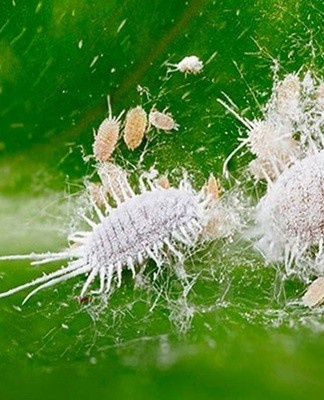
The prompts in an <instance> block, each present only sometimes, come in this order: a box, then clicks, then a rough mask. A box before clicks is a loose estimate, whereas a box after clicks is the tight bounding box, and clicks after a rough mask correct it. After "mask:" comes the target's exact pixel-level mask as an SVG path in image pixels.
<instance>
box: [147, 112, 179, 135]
mask: <svg viewBox="0 0 324 400" xmlns="http://www.w3.org/2000/svg"><path fill="white" fill-rule="evenodd" d="M152 125H153V126H154V127H155V128H156V129H161V130H163V131H172V130H173V129H174V130H178V128H179V125H178V124H177V123H176V122H175V120H174V119H173V118H172V115H171V114H169V113H166V112H165V111H163V112H160V111H158V110H157V109H156V108H154V107H153V108H152V110H151V111H150V113H149V128H148V129H150V128H151V126H152Z"/></svg>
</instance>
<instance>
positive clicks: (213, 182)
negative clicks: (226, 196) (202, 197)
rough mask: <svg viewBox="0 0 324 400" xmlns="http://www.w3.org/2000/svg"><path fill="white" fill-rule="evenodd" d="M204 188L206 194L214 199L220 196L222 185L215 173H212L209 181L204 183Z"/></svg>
mask: <svg viewBox="0 0 324 400" xmlns="http://www.w3.org/2000/svg"><path fill="white" fill-rule="evenodd" d="M203 189H204V190H205V192H206V194H207V195H209V197H210V199H211V200H212V201H216V200H218V199H219V196H220V185H219V182H218V181H217V179H216V178H215V177H214V175H213V174H210V176H209V178H208V181H207V183H206V184H205V185H204V187H203Z"/></svg>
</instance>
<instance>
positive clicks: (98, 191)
mask: <svg viewBox="0 0 324 400" xmlns="http://www.w3.org/2000/svg"><path fill="white" fill-rule="evenodd" d="M86 188H87V191H88V194H89V196H90V199H91V200H92V201H93V202H94V203H95V204H97V206H98V207H104V206H105V204H106V193H105V189H104V187H103V185H101V184H100V183H94V182H88V183H87V187H86Z"/></svg>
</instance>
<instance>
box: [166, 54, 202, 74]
mask: <svg viewBox="0 0 324 400" xmlns="http://www.w3.org/2000/svg"><path fill="white" fill-rule="evenodd" d="M166 65H167V66H169V67H172V68H169V69H168V72H174V71H180V72H183V73H184V74H185V75H187V74H194V75H196V74H199V73H200V72H201V71H202V69H203V67H204V64H203V62H202V61H201V60H199V58H198V57H197V56H187V57H185V58H184V59H183V60H181V61H180V62H178V64H170V63H167V64H166Z"/></svg>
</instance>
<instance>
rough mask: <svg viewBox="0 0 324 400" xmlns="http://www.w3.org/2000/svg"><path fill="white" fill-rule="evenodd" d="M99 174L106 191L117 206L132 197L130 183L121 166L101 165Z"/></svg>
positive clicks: (98, 170)
mask: <svg viewBox="0 0 324 400" xmlns="http://www.w3.org/2000/svg"><path fill="white" fill-rule="evenodd" d="M97 172H98V175H99V177H100V179H101V182H102V186H103V189H104V191H105V192H106V193H108V194H109V195H110V196H111V197H112V198H113V199H114V200H115V202H116V204H120V203H122V202H123V201H125V200H126V199H127V198H128V197H131V196H132V193H133V191H132V188H131V187H130V185H129V183H128V180H127V174H126V172H125V171H124V170H123V169H122V168H121V167H120V166H119V165H116V164H114V163H112V162H105V163H99V164H98V166H97Z"/></svg>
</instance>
